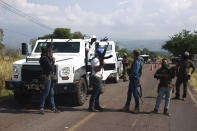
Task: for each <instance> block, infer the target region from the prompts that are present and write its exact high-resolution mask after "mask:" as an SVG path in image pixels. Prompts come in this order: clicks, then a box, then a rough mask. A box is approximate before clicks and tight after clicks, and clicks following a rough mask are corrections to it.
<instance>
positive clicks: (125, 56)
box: [122, 53, 129, 81]
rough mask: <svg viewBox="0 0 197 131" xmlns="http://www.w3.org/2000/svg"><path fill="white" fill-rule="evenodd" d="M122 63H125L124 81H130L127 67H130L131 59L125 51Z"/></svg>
mask: <svg viewBox="0 0 197 131" xmlns="http://www.w3.org/2000/svg"><path fill="white" fill-rule="evenodd" d="M122 64H123V81H128V80H127V67H128V64H129V61H128V59H127V54H126V53H124V56H123V60H122Z"/></svg>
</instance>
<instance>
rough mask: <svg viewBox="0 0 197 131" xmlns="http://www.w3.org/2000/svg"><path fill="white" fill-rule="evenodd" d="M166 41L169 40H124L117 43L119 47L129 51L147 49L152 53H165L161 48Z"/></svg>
mask: <svg viewBox="0 0 197 131" xmlns="http://www.w3.org/2000/svg"><path fill="white" fill-rule="evenodd" d="M166 41H167V40H127V41H125V40H122V41H118V42H117V43H118V46H119V47H123V48H127V49H128V50H133V49H144V48H147V49H149V50H151V51H157V52H164V51H165V50H162V49H161V47H162V45H164V44H165V42H166Z"/></svg>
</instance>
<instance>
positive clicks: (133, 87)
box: [126, 80, 140, 108]
mask: <svg viewBox="0 0 197 131" xmlns="http://www.w3.org/2000/svg"><path fill="white" fill-rule="evenodd" d="M139 85H140V83H139V81H138V80H130V82H129V88H128V94H127V102H126V105H127V106H129V105H130V103H131V97H132V94H133V96H134V99H135V107H136V108H138V107H139V96H138V90H137V88H138V86H139Z"/></svg>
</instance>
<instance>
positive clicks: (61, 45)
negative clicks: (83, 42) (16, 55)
mask: <svg viewBox="0 0 197 131" xmlns="http://www.w3.org/2000/svg"><path fill="white" fill-rule="evenodd" d="M50 43H51V42H39V43H38V45H37V47H36V49H35V52H36V53H40V52H41V48H42V47H44V46H46V47H48V46H49V45H50ZM79 49H80V42H53V53H78V52H79Z"/></svg>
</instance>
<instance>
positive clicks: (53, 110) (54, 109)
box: [51, 108, 60, 113]
mask: <svg viewBox="0 0 197 131" xmlns="http://www.w3.org/2000/svg"><path fill="white" fill-rule="evenodd" d="M51 111H52V112H53V113H60V111H59V110H58V109H57V108H53V109H52V110H51Z"/></svg>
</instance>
